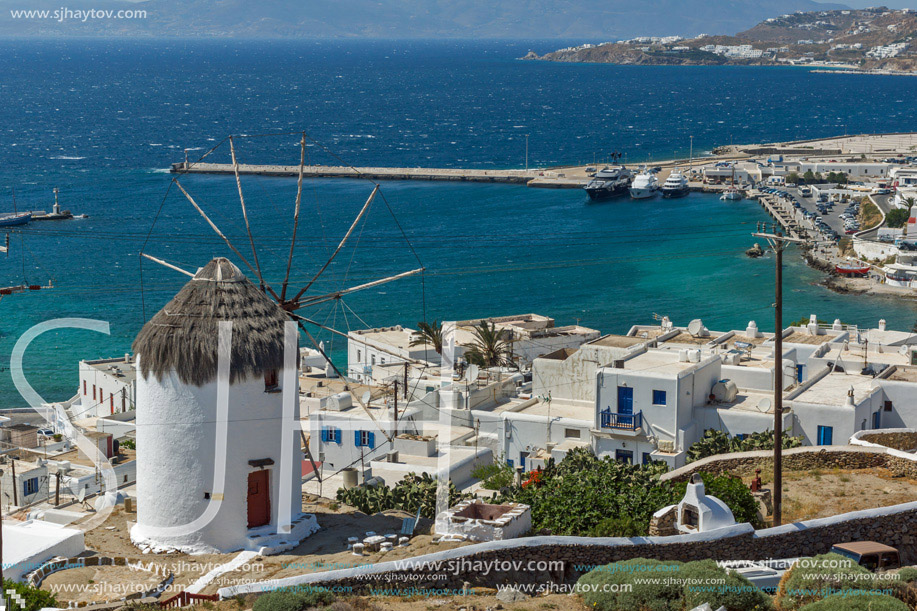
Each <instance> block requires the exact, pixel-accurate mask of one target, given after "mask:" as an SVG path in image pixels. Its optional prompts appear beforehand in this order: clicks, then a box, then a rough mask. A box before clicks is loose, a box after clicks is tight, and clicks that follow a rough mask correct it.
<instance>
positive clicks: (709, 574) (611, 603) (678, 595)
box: [576, 558, 772, 611]
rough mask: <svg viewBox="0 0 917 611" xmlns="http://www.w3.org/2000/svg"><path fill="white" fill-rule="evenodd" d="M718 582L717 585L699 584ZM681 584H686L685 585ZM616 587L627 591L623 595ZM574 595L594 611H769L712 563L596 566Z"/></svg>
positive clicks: (745, 584) (740, 580)
mask: <svg viewBox="0 0 917 611" xmlns="http://www.w3.org/2000/svg"><path fill="white" fill-rule="evenodd" d="M708 580H721V583H719V584H718V585H699V583H702V582H705V581H708ZM686 581H688V582H691V583H685V582H686ZM621 586H629V591H614V590H616V589H619V590H623V589H622V588H621ZM576 591H577V592H578V593H579V594H580V595H582V597H583V601H584V602H585V603H586V606H587V607H590V608H593V609H596V610H598V611H631V610H632V609H638V610H640V611H644V610H645V611H682V610H684V609H693V608H694V607H697V606H699V605H702V604H703V603H709V604H710V606H711V607H712V608H714V609H718V608H720V607H721V606H722V607H726V609H727V610H728V611H748V610H750V609H760V610H768V609H771V608H772V606H771V602H770V597H769V596H767V595H766V594H765V593H764V592H762V591H760V590H758V589H757V588H756V587H755V586H753V585H752V584H751V582H749V581H748V580H747V579H745V578H744V577H741V576H739V575H735V574H729V573H727V572H726V570H725V569H723V568H721V567H719V566H717V565H716V563H715V562H714V561H712V560H702V561H699V562H687V563H681V562H676V561H670V562H660V561H658V560H647V559H645V558H636V559H634V560H627V561H624V562H616V563H614V564H609V565H606V566H603V567H598V568H596V569H594V570H592V571H590V572H589V573H586V574H585V575H583V576H582V577H580V579H579V581H578V582H577V584H576Z"/></svg>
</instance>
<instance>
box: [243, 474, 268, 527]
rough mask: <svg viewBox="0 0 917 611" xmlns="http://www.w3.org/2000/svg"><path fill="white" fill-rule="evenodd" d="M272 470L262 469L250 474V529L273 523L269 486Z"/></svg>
mask: <svg viewBox="0 0 917 611" xmlns="http://www.w3.org/2000/svg"><path fill="white" fill-rule="evenodd" d="M269 482H270V470H268V469H261V470H259V471H252V472H251V473H249V474H248V527H249V528H256V527H258V526H264V525H265V524H270V522H271V495H270V494H269V490H268V484H269Z"/></svg>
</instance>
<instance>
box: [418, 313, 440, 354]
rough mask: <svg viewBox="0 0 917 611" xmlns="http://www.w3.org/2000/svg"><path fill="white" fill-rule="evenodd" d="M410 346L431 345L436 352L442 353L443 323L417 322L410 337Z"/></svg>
mask: <svg viewBox="0 0 917 611" xmlns="http://www.w3.org/2000/svg"><path fill="white" fill-rule="evenodd" d="M411 346H433V349H434V350H436V354H442V353H443V323H441V322H436V321H435V320H434V321H433V322H432V323H428V322H419V323H417V331H414V335H413V336H412V337H411Z"/></svg>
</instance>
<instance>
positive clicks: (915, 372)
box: [884, 365, 917, 382]
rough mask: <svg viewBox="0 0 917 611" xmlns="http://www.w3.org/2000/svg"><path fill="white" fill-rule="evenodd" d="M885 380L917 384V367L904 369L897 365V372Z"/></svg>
mask: <svg viewBox="0 0 917 611" xmlns="http://www.w3.org/2000/svg"><path fill="white" fill-rule="evenodd" d="M884 379H886V380H894V381H895V382H917V367H903V366H901V365H896V366H895V370H894V371H893V372H891V373H890V374H889V375H888V376H886V377H885V378H884Z"/></svg>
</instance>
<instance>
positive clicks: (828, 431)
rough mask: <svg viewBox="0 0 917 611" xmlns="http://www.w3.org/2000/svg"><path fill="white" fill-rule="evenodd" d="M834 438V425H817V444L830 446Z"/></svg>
mask: <svg viewBox="0 0 917 611" xmlns="http://www.w3.org/2000/svg"><path fill="white" fill-rule="evenodd" d="M833 439H834V427H832V426H820V425H819V427H818V445H820V446H830V445H831V444H832V441H833Z"/></svg>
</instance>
